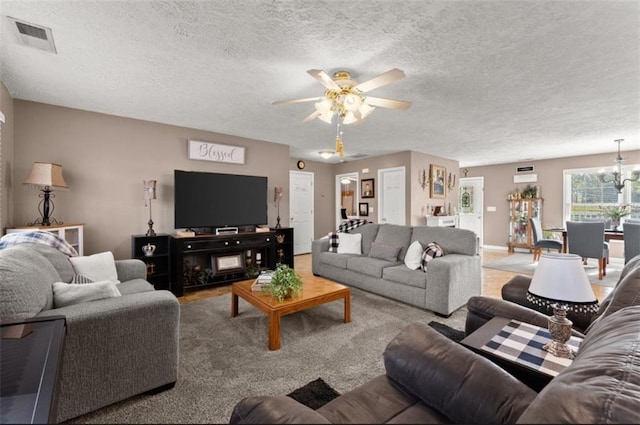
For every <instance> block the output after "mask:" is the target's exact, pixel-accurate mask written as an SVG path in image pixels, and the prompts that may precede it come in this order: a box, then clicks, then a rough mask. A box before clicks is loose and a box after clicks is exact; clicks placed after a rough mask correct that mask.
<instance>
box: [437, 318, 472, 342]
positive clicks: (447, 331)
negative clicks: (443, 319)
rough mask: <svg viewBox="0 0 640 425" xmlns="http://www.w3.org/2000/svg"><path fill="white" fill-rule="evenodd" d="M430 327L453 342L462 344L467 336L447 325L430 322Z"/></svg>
mask: <svg viewBox="0 0 640 425" xmlns="http://www.w3.org/2000/svg"><path fill="white" fill-rule="evenodd" d="M428 325H429V326H431V327H432V328H433V329H435V330H436V331H438V332H440V333H441V334H442V335H444V336H446V337H447V338H449V339H450V340H452V341H455V342H460V341H462V340H463V339H464V337H465V336H466V335H465V333H464V331H459V330H457V329H453V328H452V327H449V326H447V325H445V324H442V323H439V322H429V323H428Z"/></svg>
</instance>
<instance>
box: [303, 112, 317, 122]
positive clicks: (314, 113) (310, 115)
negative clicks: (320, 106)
mask: <svg viewBox="0 0 640 425" xmlns="http://www.w3.org/2000/svg"><path fill="white" fill-rule="evenodd" d="M319 115H320V111H313V112H312V113H310V114H309V115H307V117H306V118H305V119H303V120H302V122H309V121H313V120H315V119H316V118H318V116H319Z"/></svg>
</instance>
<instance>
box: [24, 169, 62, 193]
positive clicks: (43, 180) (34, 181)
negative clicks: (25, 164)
mask: <svg viewBox="0 0 640 425" xmlns="http://www.w3.org/2000/svg"><path fill="white" fill-rule="evenodd" d="M24 184H25V185H29V186H38V187H47V186H48V187H55V188H57V189H68V188H69V186H67V183H65V181H64V177H62V165H59V164H52V163H48V162H34V163H33V168H32V169H31V174H29V178H27V180H25V182H24Z"/></svg>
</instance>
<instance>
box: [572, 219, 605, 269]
mask: <svg viewBox="0 0 640 425" xmlns="http://www.w3.org/2000/svg"><path fill="white" fill-rule="evenodd" d="M567 245H568V247H567V252H568V253H569V254H576V255H579V256H580V257H582V259H583V260H584V261H585V263H586V260H587V258H595V259H597V260H598V279H600V280H602V277H603V276H606V275H607V257H608V256H609V249H608V245H606V244H605V243H604V221H567Z"/></svg>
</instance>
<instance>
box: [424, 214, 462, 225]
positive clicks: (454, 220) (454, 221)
mask: <svg viewBox="0 0 640 425" xmlns="http://www.w3.org/2000/svg"><path fill="white" fill-rule="evenodd" d="M425 218H426V219H427V226H438V227H459V218H460V217H459V216H457V215H438V216H432V215H428V216H426V217H425Z"/></svg>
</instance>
